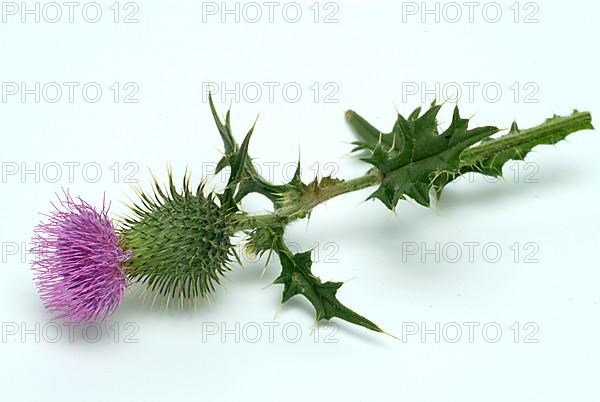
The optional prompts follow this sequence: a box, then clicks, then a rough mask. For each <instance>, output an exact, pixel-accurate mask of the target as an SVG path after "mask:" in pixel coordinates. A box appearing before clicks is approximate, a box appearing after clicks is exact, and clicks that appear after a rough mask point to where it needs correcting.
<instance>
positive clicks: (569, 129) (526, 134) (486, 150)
mask: <svg viewBox="0 0 600 402" xmlns="http://www.w3.org/2000/svg"><path fill="white" fill-rule="evenodd" d="M591 128H593V127H592V115H591V114H590V113H589V112H577V111H576V112H574V113H572V114H571V115H569V116H564V117H556V118H554V119H549V120H547V121H546V122H544V123H542V124H540V125H539V126H535V127H532V128H529V129H527V130H523V131H521V132H519V133H518V134H515V135H505V136H503V137H500V138H497V139H495V140H492V141H489V142H485V143H483V144H481V145H478V146H474V147H471V148H469V149H466V150H465V151H464V152H463V153H462V154H461V160H462V163H461V164H463V165H473V164H475V163H477V162H479V161H482V160H484V159H488V158H490V157H493V156H494V155H497V154H499V153H501V152H504V151H507V150H509V149H513V148H516V147H519V146H522V145H524V144H533V145H537V144H541V143H546V142H547V141H548V140H549V139H552V138H553V137H561V139H562V138H564V137H566V135H567V134H570V133H574V132H575V131H579V130H587V129H591Z"/></svg>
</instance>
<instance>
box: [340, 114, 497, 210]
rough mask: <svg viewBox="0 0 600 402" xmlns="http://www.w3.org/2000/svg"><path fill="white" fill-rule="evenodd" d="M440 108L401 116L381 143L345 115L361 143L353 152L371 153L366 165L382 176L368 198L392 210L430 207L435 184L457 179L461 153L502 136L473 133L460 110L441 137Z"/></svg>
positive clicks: (478, 130)
mask: <svg viewBox="0 0 600 402" xmlns="http://www.w3.org/2000/svg"><path fill="white" fill-rule="evenodd" d="M440 107H441V106H440V105H436V104H435V103H433V104H432V105H431V108H429V109H428V110H427V111H426V112H425V113H423V114H422V115H420V112H421V110H420V108H417V109H416V110H415V111H413V112H412V113H411V114H410V115H409V117H408V118H404V117H403V116H402V115H400V114H398V118H397V120H396V123H395V124H394V127H393V129H392V132H390V133H387V134H382V133H380V134H378V135H377V137H378V139H377V142H375V140H374V139H375V136H376V132H375V130H376V129H375V128H374V127H373V126H371V125H370V124H368V123H367V122H366V121H365V120H364V119H363V118H362V117H360V116H358V115H357V114H355V113H353V112H348V113H347V114H346V116H347V118H349V122H350V123H351V125H352V126H353V128H355V131H356V134H357V135H358V136H359V138H360V139H361V141H358V142H356V143H355V145H356V146H357V147H356V148H355V150H361V149H364V150H368V151H370V155H368V156H367V157H365V158H362V160H363V161H365V162H367V163H370V164H372V165H373V166H375V167H376V168H377V169H378V170H379V171H381V172H382V173H383V175H384V177H383V180H382V182H381V185H380V187H379V188H378V189H377V190H376V191H375V192H374V193H373V194H371V196H370V197H369V198H378V199H379V200H381V201H382V202H383V203H384V204H385V205H386V206H387V207H388V208H390V209H392V210H393V209H394V208H395V207H396V204H397V203H398V201H399V200H401V199H405V198H406V197H410V198H412V199H414V200H415V201H416V202H418V203H419V204H421V205H424V206H429V204H430V197H429V193H430V191H431V190H432V189H433V188H434V187H433V185H434V181H435V179H436V178H437V177H438V176H440V175H442V174H455V173H458V172H459V168H460V155H461V153H462V152H463V151H464V150H465V149H467V148H468V147H469V146H471V145H473V144H476V143H477V142H480V141H481V140H483V139H485V138H488V137H490V136H491V135H493V134H495V133H497V132H498V129H497V128H496V127H493V126H486V127H479V128H475V129H472V130H469V129H468V120H467V119H463V118H461V117H460V113H459V110H458V107H456V108H455V109H454V115H453V117H452V122H451V124H450V126H449V127H448V128H447V129H446V130H445V131H444V132H442V133H441V134H440V133H439V132H438V123H437V119H436V117H437V114H438V112H439V110H440Z"/></svg>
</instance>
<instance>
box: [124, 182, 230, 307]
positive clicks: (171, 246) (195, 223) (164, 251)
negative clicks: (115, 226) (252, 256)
mask: <svg viewBox="0 0 600 402" xmlns="http://www.w3.org/2000/svg"><path fill="white" fill-rule="evenodd" d="M139 196H140V200H139V203H138V204H134V205H133V206H132V207H131V209H132V212H133V214H134V217H133V218H127V219H126V220H125V225H124V228H123V230H122V233H121V235H122V246H123V249H124V250H127V251H129V252H131V253H132V256H131V258H130V259H129V260H127V262H126V269H125V272H126V274H127V276H128V278H129V280H130V281H132V282H142V283H144V284H146V285H147V288H148V290H151V291H155V292H157V295H159V294H160V295H162V296H166V297H167V298H168V299H171V298H177V299H179V300H180V301H181V303H183V301H184V300H189V301H197V300H198V299H199V298H205V297H206V296H207V295H208V294H209V293H210V292H212V291H214V288H215V284H220V280H221V277H222V276H223V274H224V273H225V272H226V271H228V270H229V266H228V265H229V263H230V262H231V257H232V256H234V255H235V251H234V250H233V248H232V245H231V241H230V236H231V235H232V234H233V229H232V226H231V219H230V217H231V214H230V213H229V212H228V211H227V210H226V209H224V208H222V207H220V206H219V205H217V204H216V203H215V199H214V197H213V196H212V195H209V196H205V195H204V185H203V184H200V185H199V186H198V188H197V189H196V191H195V193H194V192H192V191H191V190H190V185H189V176H187V175H186V176H185V177H184V180H183V190H182V191H181V192H179V191H177V189H176V188H175V186H174V184H173V178H172V175H171V174H169V186H168V188H167V189H164V190H163V189H161V187H160V185H158V183H156V182H155V183H154V196H153V197H150V196H148V195H146V194H144V193H143V192H140V194H139ZM168 299H167V300H168Z"/></svg>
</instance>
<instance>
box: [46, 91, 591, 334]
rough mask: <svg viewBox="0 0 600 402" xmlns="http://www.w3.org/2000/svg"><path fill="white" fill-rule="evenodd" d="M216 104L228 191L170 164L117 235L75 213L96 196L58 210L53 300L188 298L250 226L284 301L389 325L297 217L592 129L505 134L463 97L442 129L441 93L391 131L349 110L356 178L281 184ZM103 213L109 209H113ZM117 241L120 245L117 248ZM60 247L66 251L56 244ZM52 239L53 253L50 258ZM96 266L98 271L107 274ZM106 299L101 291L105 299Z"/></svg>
mask: <svg viewBox="0 0 600 402" xmlns="http://www.w3.org/2000/svg"><path fill="white" fill-rule="evenodd" d="M209 103H210V108H211V112H212V115H213V118H214V120H215V123H216V125H217V129H218V131H219V134H220V135H221V138H222V140H223V144H224V148H225V149H224V155H223V157H222V158H221V160H220V161H219V163H218V165H217V169H216V170H217V173H218V172H219V171H221V170H223V169H224V168H226V167H229V169H230V172H229V178H228V181H227V184H226V186H225V188H224V190H223V191H221V192H218V193H208V194H205V193H206V191H205V186H204V184H203V183H200V185H198V186H196V187H195V190H192V187H191V185H190V179H189V176H188V175H185V176H184V180H183V188H182V189H181V190H177V188H176V186H175V185H174V181H173V177H172V174H171V173H169V179H168V185H167V187H166V188H162V187H161V186H160V185H159V184H158V182H157V181H156V180H155V182H154V188H153V193H152V194H151V195H149V194H145V193H144V192H140V193H139V201H137V202H135V203H134V204H133V205H132V207H131V213H130V215H129V216H128V217H125V218H124V220H123V222H122V223H121V225H120V226H119V231H118V234H115V231H114V229H112V226H110V229H111V230H108V228H109V226H108V224H107V222H108V221H107V220H106V219H107V218H106V219H104V218H103V219H99V220H100V221H102V222H103V225H101V226H102V227H103V228H104V229H105V231H104V232H103V233H106V232H110V233H111V236H106V237H102V238H101V239H99V236H97V235H96V233H97V232H96V231H94V230H93V229H91V227H92V226H93V225H90V224H89V223H88V221H89V219H79V218H78V219H75V218H73V219H71V216H72V215H74V216H75V217H79V216H81V215H85V216H86V217H87V216H88V215H89V214H90V213H91V212H90V211H91V207H89V206H87V204H82V205H85V207H81V208H83V210H82V211H80V210H79V209H78V210H77V211H75V213H73V212H71V214H67V215H66V216H63V215H57V217H56V218H55V220H54V221H52V222H53V223H52V224H51V225H50V226H44V225H42V226H40V227H39V228H38V229H37V232H38V233H49V234H51V236H54V237H51V238H50V239H48V240H44V239H45V238H44V237H42V236H41V235H39V240H37V241H36V244H37V247H36V251H37V252H38V253H40V255H42V259H41V260H40V261H42V262H41V263H38V264H37V265H36V266H35V268H36V270H37V271H39V272H42V273H43V275H42V274H38V283H40V282H41V283H42V284H43V286H38V287H39V288H40V293H41V295H42V299H43V300H44V301H45V302H46V303H45V304H46V305H47V306H48V307H49V308H50V309H51V310H54V311H62V312H63V313H64V315H65V316H69V317H70V318H81V319H82V320H84V319H85V320H89V319H95V318H97V317H99V316H103V317H104V316H107V315H108V314H110V313H112V312H113V311H114V309H115V308H116V305H117V304H118V301H120V297H121V294H122V289H123V287H124V278H125V277H127V280H128V281H129V282H130V283H138V282H140V283H142V284H143V285H144V286H145V288H146V290H147V291H148V292H151V293H154V294H155V297H158V296H162V297H166V298H167V301H169V300H174V299H176V300H178V301H179V302H180V304H183V303H184V302H186V301H189V302H191V303H193V302H197V301H199V300H202V299H204V298H206V297H207V296H208V295H209V294H211V293H212V292H213V291H214V290H215V288H216V287H217V285H218V284H219V283H220V281H221V278H222V276H223V275H224V274H225V273H226V272H227V271H228V270H229V269H230V268H231V266H232V263H233V261H234V260H236V259H237V261H238V262H239V263H240V264H241V262H240V261H239V258H237V255H236V253H235V251H234V249H233V247H232V244H231V240H230V239H231V237H232V236H233V235H236V234H239V233H242V234H244V235H246V247H247V248H248V249H249V250H250V251H251V252H253V253H255V254H257V255H259V256H263V255H265V254H266V255H268V256H269V257H270V256H272V255H276V256H277V257H278V258H279V261H280V264H281V274H280V275H279V276H278V277H277V279H275V281H274V283H275V284H281V285H283V295H282V303H285V302H286V301H288V300H289V299H291V298H292V297H294V296H303V297H305V298H306V299H307V300H308V301H309V302H310V303H311V304H312V306H313V307H314V309H315V313H316V319H317V321H320V320H329V319H332V318H336V317H337V318H339V319H342V320H345V321H348V322H351V323H354V324H356V325H360V326H362V327H365V328H368V329H370V330H373V331H377V332H384V331H383V330H382V329H381V328H380V327H379V326H378V325H376V324H375V323H373V322H372V321H370V320H369V319H367V318H365V317H364V316H362V315H360V314H358V313H356V312H355V311H353V310H352V309H350V308H348V307H346V306H345V305H344V304H342V303H341V302H340V301H339V300H338V298H337V290H338V289H339V288H340V287H341V286H342V283H341V282H331V281H328V282H323V281H321V280H320V279H319V278H318V277H317V276H315V275H314V274H313V273H312V260H311V252H310V250H308V251H304V252H300V253H293V252H292V251H291V250H290V249H289V247H288V246H287V244H286V240H285V236H284V235H285V229H286V227H287V225H288V224H289V223H291V222H294V221H296V220H298V219H303V218H307V217H309V216H310V214H311V212H312V210H313V209H314V208H315V207H316V206H318V205H319V204H321V203H323V202H325V201H327V200H329V199H331V198H333V197H337V196H339V195H342V194H345V193H349V192H352V191H356V190H360V189H364V188H368V187H376V189H375V190H374V191H373V192H372V193H371V195H370V196H369V197H368V198H369V199H376V200H379V201H381V202H382V203H383V205H384V206H386V207H387V208H388V209H391V210H393V209H394V208H395V207H396V205H397V204H398V202H400V201H402V200H407V199H410V200H413V201H415V202H416V203H418V204H420V205H423V206H429V205H431V203H432V200H433V199H439V197H440V196H441V194H442V191H443V190H444V188H445V186H446V185H447V184H449V183H450V182H452V181H453V180H455V179H456V178H458V177H460V176H461V175H464V174H466V173H479V174H483V175H488V176H501V175H502V167H503V165H504V164H505V163H506V162H507V161H509V160H521V159H524V158H525V157H526V155H527V154H528V152H529V151H530V150H531V149H532V148H534V147H535V146H537V145H542V144H556V143H557V142H559V141H561V140H563V139H565V138H566V137H567V136H568V135H570V134H572V133H574V132H576V131H580V130H586V129H592V128H593V127H592V124H591V115H590V113H588V112H579V111H574V112H573V113H572V114H571V115H569V116H564V117H560V116H553V117H552V118H550V119H547V120H546V121H545V122H544V123H542V124H540V125H539V126H536V127H533V128H529V129H525V130H521V129H520V128H519V127H518V126H517V124H516V123H513V124H512V126H511V129H510V130H509V132H508V133H507V134H504V135H500V136H495V135H496V134H497V133H499V132H500V131H501V130H499V129H498V128H497V127H494V126H484V127H477V128H470V127H469V120H468V119H465V118H463V117H461V115H460V112H459V110H458V108H455V109H454V114H453V117H452V121H451V122H450V124H449V125H448V127H446V128H445V129H443V130H440V128H439V125H438V122H437V115H438V113H439V110H440V108H441V106H440V105H436V104H435V103H433V104H432V105H431V107H430V108H429V109H427V110H425V111H422V110H421V108H417V109H416V110H414V111H413V112H412V113H410V114H409V115H408V116H407V117H404V116H402V115H400V114H398V116H397V119H396V122H395V124H394V126H393V127H392V129H391V131H390V132H387V133H385V132H382V131H380V130H378V129H376V128H375V127H373V126H372V125H371V124H369V123H368V122H367V121H366V120H365V119H364V118H363V117H361V116H360V115H358V114H357V113H355V112H353V111H348V112H347V113H346V119H347V121H348V123H349V125H350V127H351V129H352V130H353V132H354V134H355V135H356V137H357V140H356V141H355V142H354V149H353V151H354V152H355V153H356V154H357V155H358V157H359V159H360V160H361V161H363V162H364V163H366V164H368V165H369V167H368V169H367V170H366V172H365V174H364V175H362V176H359V177H356V178H353V179H348V180H342V179H338V178H334V177H329V176H328V177H323V178H320V179H318V178H315V179H314V180H312V181H311V182H309V183H304V182H303V181H302V179H301V168H300V162H298V165H297V168H296V172H295V174H294V177H293V178H292V180H290V182H289V183H285V184H273V183H270V182H269V181H268V180H266V179H265V178H263V177H262V176H261V175H260V174H259V173H258V172H257V171H256V169H255V168H254V165H253V164H252V162H251V158H250V156H249V144H250V139H251V137H252V135H253V132H254V126H253V127H251V129H250V130H249V131H248V133H247V134H246V136H245V138H244V140H243V141H242V143H241V144H238V142H237V141H236V140H235V137H234V135H233V133H232V130H231V124H230V117H231V116H230V112H229V111H228V112H227V113H226V115H225V118H224V120H222V119H221V118H220V117H219V114H218V113H217V111H216V108H215V105H214V103H213V101H212V98H209ZM251 193H258V194H262V195H264V196H266V197H267V198H268V199H269V200H270V201H271V202H272V203H273V212H271V213H268V214H263V215H251V214H248V213H246V212H244V211H243V210H241V209H240V202H241V201H242V200H243V199H244V197H246V196H247V195H248V194H251ZM67 205H69V206H70V208H71V209H72V207H71V206H72V205H74V204H73V202H72V201H70V203H68V204H67ZM83 212H85V214H83ZM100 215H101V216H102V217H105V212H104V209H103V212H102V213H100ZM97 220H98V219H97ZM79 237H81V240H78V239H79ZM117 237H118V242H117V241H116V239H117ZM55 238H60V239H63V240H64V239H70V241H62V240H60V241H59V240H56V239H55ZM90 239H91V240H90ZM106 239H110V242H108V240H106ZM92 240H96V243H94V244H97V245H98V246H103V247H98V250H95V249H94V250H90V251H89V253H91V255H92V256H93V257H98V256H99V255H105V254H107V255H110V256H111V259H107V260H106V261H104V262H102V263H101V262H100V259H98V258H92V257H90V256H89V255H88V254H86V253H87V252H88V251H86V250H87V249H86V248H81V247H82V246H81V244H84V245H87V244H89V242H91V241H92ZM103 242H107V243H103ZM108 243H110V245H111V246H110V247H106V244H108ZM57 244H60V247H59V246H58V245H57ZM78 247H79V248H78ZM59 248H60V250H61V251H60V252H58V251H55V250H57V249H59ZM47 250H50V251H51V257H50V258H46V259H43V253H44V252H46V251H47ZM65 256H66V257H65ZM269 257H267V261H269ZM109 268H110V269H109ZM80 272H81V274H80ZM107 272H113V273H115V278H118V279H119V282H118V284H119V286H116V285H115V286H113V287H111V286H108V285H107V282H108V281H107V278H108V276H107V274H106V273H107ZM74 273H77V274H76V275H75V274H74ZM83 273H85V274H83ZM117 273H118V274H119V275H116V274H117ZM94 275H98V281H97V283H96V282H94V280H93V279H92V278H93V277H94ZM108 283H110V282H108ZM114 283H117V282H116V281H115V282H114ZM64 289H68V290H69V292H64V291H63V290H64ZM82 289H86V290H94V291H90V292H83V291H82ZM119 289H120V291H119V292H117V290H119ZM115 295H116V296H115ZM98 300H101V301H102V303H101V305H100V306H97V305H98V304H99V303H98ZM109 300H110V301H111V302H110V303H108V301H109Z"/></svg>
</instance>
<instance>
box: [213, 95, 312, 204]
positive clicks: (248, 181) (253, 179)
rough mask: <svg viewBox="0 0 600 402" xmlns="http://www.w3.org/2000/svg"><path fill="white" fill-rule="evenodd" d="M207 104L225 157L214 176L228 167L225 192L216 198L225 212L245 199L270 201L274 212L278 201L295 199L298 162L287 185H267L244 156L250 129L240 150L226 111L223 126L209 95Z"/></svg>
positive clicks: (297, 192)
mask: <svg viewBox="0 0 600 402" xmlns="http://www.w3.org/2000/svg"><path fill="white" fill-rule="evenodd" d="M209 104H210V109H211V112H212V115H213V118H214V120H215V124H216V126H217V129H218V130H219V133H220V135H221V138H222V140H223V145H224V147H225V154H224V155H223V158H221V160H220V161H219V163H218V164H217V168H216V173H219V172H220V171H221V170H223V169H224V168H225V167H227V166H229V167H231V173H230V176H229V179H228V182H227V186H226V188H225V191H224V193H223V194H220V195H219V199H220V200H221V202H222V203H223V204H224V205H227V206H228V207H229V208H232V209H237V206H236V204H237V203H238V202H240V201H241V200H242V199H243V198H244V197H245V196H246V195H248V194H250V193H258V194H262V195H264V196H265V197H267V198H268V199H269V200H271V202H273V204H274V206H275V208H279V207H281V205H282V200H289V199H292V198H294V197H296V196H297V195H298V194H299V192H301V191H302V188H303V186H304V185H303V183H302V181H301V180H300V161H298V165H297V167H296V172H295V173H294V177H293V178H292V180H291V181H290V182H289V183H286V184H280V185H277V184H273V183H270V182H269V181H267V180H266V179H264V178H263V177H262V176H261V175H260V174H259V173H258V172H257V171H256V168H255V167H254V165H253V164H252V158H251V157H250V156H249V155H248V147H249V141H250V137H251V136H252V133H253V131H254V126H252V128H251V129H250V131H249V132H248V134H246V137H245V138H244V141H243V143H242V146H241V147H240V146H239V145H238V144H237V142H236V141H235V138H234V136H233V133H232V130H231V124H230V118H231V113H230V111H227V114H226V117H225V123H223V122H222V121H221V119H220V118H219V115H218V113H217V111H216V108H215V105H214V103H213V100H212V96H211V95H210V94H209Z"/></svg>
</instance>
